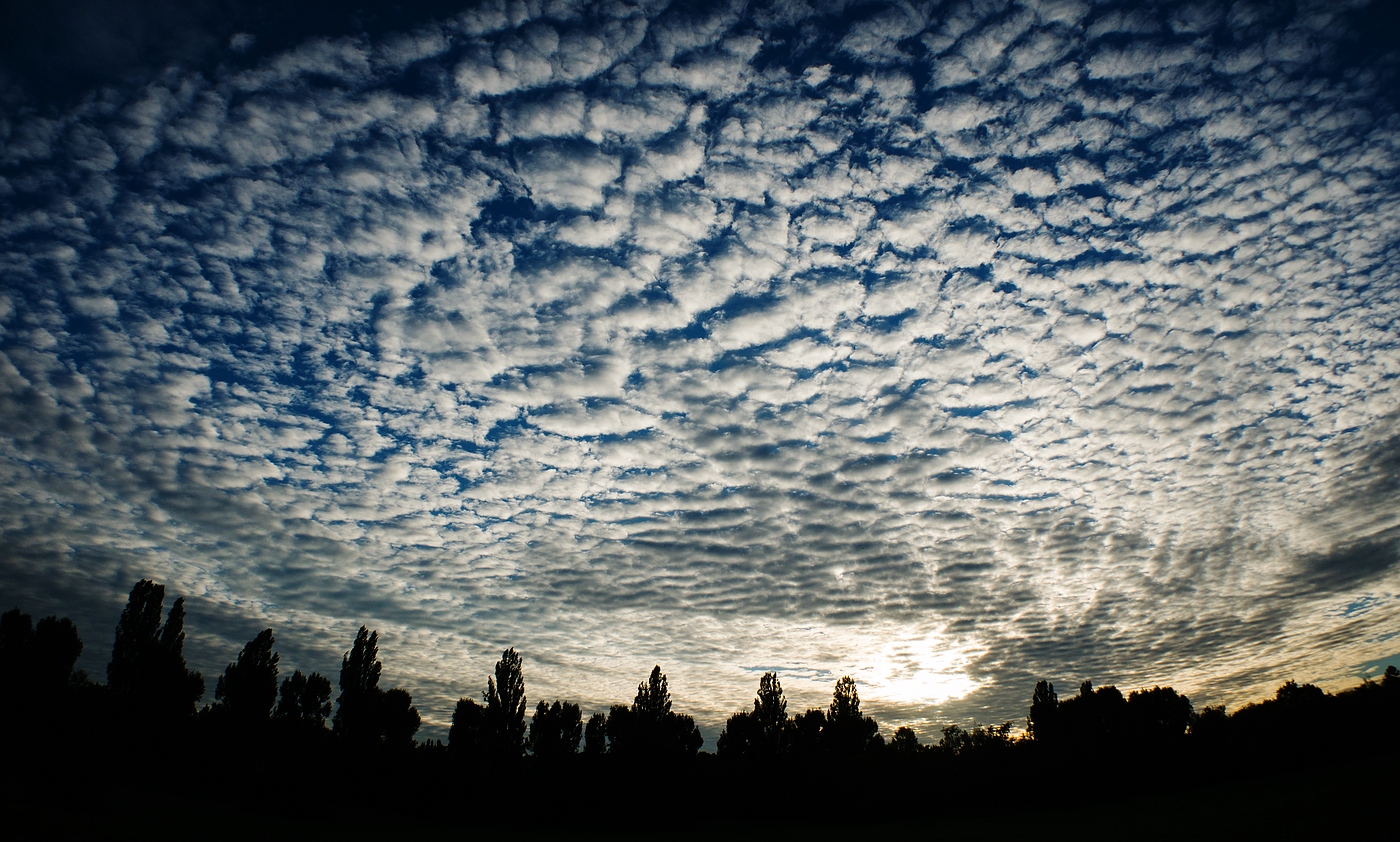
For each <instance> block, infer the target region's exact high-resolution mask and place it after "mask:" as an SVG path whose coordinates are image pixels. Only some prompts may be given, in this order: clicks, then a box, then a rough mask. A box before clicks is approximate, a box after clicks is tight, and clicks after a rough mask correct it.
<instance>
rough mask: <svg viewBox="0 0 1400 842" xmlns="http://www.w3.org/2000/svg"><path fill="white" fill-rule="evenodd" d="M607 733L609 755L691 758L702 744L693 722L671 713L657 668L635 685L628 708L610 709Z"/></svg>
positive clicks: (668, 693) (663, 679) (667, 692)
mask: <svg viewBox="0 0 1400 842" xmlns="http://www.w3.org/2000/svg"><path fill="white" fill-rule="evenodd" d="M607 733H608V751H609V753H612V754H617V755H620V756H623V757H633V758H648V759H654V760H677V759H682V758H686V757H694V756H695V753H696V752H698V751H699V750H700V746H701V745H703V744H704V742H705V738H704V737H703V736H702V735H701V733H700V729H699V728H697V727H696V725H695V720H694V719H692V718H690V717H689V716H686V715H684V714H678V713H676V712H675V711H673V710H671V691H670V688H669V686H668V684H667V681H666V674H665V673H663V672H662V671H661V667H660V665H657V666H655V667H653V668H652V671H651V675H650V676H648V678H647V680H646V681H643V682H642V683H640V684H638V685H637V695H636V697H635V698H634V699H633V700H632V706H631V707H630V708H629V707H625V706H623V705H614V706H613V708H612V710H611V711H610V712H609V713H608V724H607Z"/></svg>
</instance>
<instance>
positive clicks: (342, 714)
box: [332, 626, 384, 743]
mask: <svg viewBox="0 0 1400 842" xmlns="http://www.w3.org/2000/svg"><path fill="white" fill-rule="evenodd" d="M383 669H384V667H383V666H382V665H381V664H380V663H379V632H377V631H373V632H372V631H370V630H369V629H367V628H365V627H364V626H360V630H359V632H357V633H356V635H355V642H354V644H352V645H351V647H350V651H349V652H346V653H345V655H344V656H342V657H341V659H340V697H339V698H338V699H336V710H335V719H334V720H332V728H333V729H334V731H335V733H336V735H337V736H340V737H343V738H344V739H346V740H348V741H350V742H353V743H366V742H373V741H376V740H377V739H378V737H379V734H380V727H379V725H380V722H379V709H378V708H379V696H380V692H379V674H380V673H381V672H382V671H383Z"/></svg>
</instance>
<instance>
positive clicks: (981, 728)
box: [938, 722, 1012, 757]
mask: <svg viewBox="0 0 1400 842" xmlns="http://www.w3.org/2000/svg"><path fill="white" fill-rule="evenodd" d="M1011 743H1012V739H1011V723H1010V722H1003V723H1001V724H1000V725H974V726H972V728H971V730H964V729H963V728H962V727H960V726H958V725H946V726H944V728H943V739H941V740H939V741H938V748H939V750H941V751H942V752H944V753H945V754H949V755H954V756H957V757H966V756H968V755H971V754H986V753H988V752H997V751H1004V750H1006V749H1008V748H1010V747H1011Z"/></svg>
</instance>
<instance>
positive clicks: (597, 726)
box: [583, 713, 608, 757]
mask: <svg viewBox="0 0 1400 842" xmlns="http://www.w3.org/2000/svg"><path fill="white" fill-rule="evenodd" d="M607 750H608V718H607V716H605V715H603V714H601V713H595V714H593V715H592V716H590V717H588V725H587V726H585V727H584V729H583V753H584V754H586V755H588V756H589V757H598V756H601V755H602V754H603V753H604V752H606V751H607Z"/></svg>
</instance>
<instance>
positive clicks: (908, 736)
mask: <svg viewBox="0 0 1400 842" xmlns="http://www.w3.org/2000/svg"><path fill="white" fill-rule="evenodd" d="M921 748H922V746H920V745H919V735H918V734H916V733H914V729H913V728H910V727H909V726H907V725H906V726H903V727H900V728H896V729H895V732H894V738H893V739H891V740H890V751H891V752H892V753H893V754H895V755H898V756H900V757H913V756H915V755H917V754H918V753H919V751H920V749H921Z"/></svg>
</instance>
